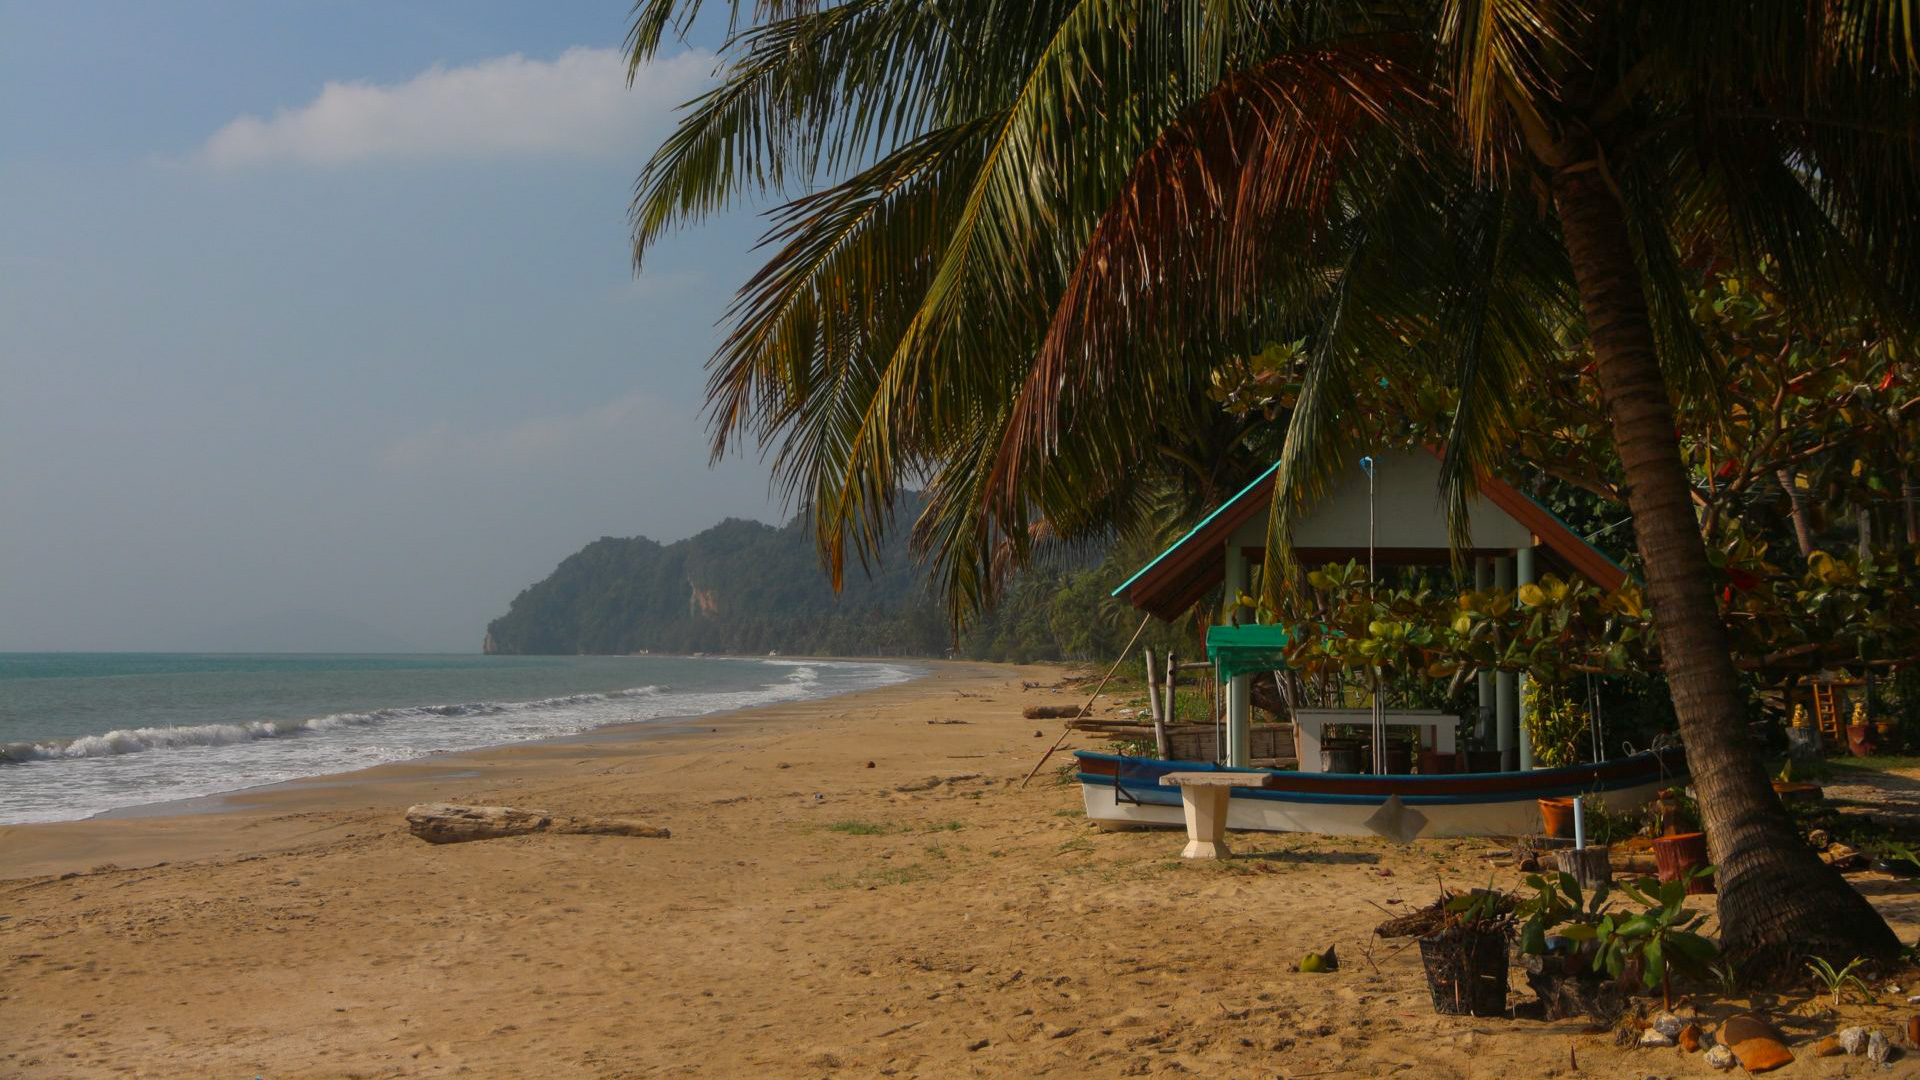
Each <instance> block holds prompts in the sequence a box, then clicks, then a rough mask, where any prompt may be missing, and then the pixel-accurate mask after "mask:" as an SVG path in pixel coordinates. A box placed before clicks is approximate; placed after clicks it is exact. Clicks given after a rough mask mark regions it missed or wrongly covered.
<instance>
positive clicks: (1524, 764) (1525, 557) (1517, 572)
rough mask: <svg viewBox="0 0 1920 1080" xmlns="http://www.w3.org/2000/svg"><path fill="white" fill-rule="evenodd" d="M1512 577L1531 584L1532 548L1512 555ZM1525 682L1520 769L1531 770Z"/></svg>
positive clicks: (1523, 678) (1524, 679)
mask: <svg viewBox="0 0 1920 1080" xmlns="http://www.w3.org/2000/svg"><path fill="white" fill-rule="evenodd" d="M1513 565H1514V577H1515V578H1516V580H1518V582H1519V583H1520V584H1521V585H1531V584H1533V547H1532V546H1531V545H1529V546H1527V547H1523V548H1520V549H1519V550H1517V551H1515V552H1514V553H1513ZM1527 680H1528V676H1526V675H1522V676H1520V685H1519V687H1518V691H1519V696H1520V724H1519V726H1520V768H1521V769H1523V770H1525V769H1531V768H1533V733H1532V732H1531V731H1528V730H1527V720H1528V717H1527V708H1526V705H1527Z"/></svg>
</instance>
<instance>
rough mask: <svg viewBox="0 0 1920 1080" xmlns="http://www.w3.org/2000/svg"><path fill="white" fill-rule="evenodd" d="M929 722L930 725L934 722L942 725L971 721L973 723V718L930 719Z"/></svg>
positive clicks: (969, 722) (968, 722)
mask: <svg viewBox="0 0 1920 1080" xmlns="http://www.w3.org/2000/svg"><path fill="white" fill-rule="evenodd" d="M927 723H928V724H930V725H933V724H941V725H944V724H971V723H973V721H971V720H929V721H927Z"/></svg>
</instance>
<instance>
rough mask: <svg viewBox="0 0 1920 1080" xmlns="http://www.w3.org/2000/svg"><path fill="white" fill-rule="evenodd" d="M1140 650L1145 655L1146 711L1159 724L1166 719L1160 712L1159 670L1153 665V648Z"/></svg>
mask: <svg viewBox="0 0 1920 1080" xmlns="http://www.w3.org/2000/svg"><path fill="white" fill-rule="evenodd" d="M1141 651H1142V652H1144V653H1145V654H1146V657H1147V711H1148V712H1150V713H1152V714H1153V722H1154V723H1155V724H1160V723H1162V722H1164V721H1165V720H1166V717H1165V716H1162V715H1161V713H1160V670H1159V669H1158V668H1157V667H1155V666H1154V663H1153V650H1152V649H1143V650H1141ZM1163 756H1164V755H1163Z"/></svg>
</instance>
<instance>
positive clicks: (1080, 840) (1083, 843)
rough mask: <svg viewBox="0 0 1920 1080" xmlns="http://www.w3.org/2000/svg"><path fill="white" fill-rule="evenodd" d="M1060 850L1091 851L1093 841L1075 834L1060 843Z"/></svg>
mask: <svg viewBox="0 0 1920 1080" xmlns="http://www.w3.org/2000/svg"><path fill="white" fill-rule="evenodd" d="M1060 850H1061V851H1092V850H1093V841H1091V840H1089V839H1087V838H1086V837H1084V836H1076V837H1074V838H1073V839H1071V840H1068V841H1067V842H1066V843H1064V844H1061V845H1060Z"/></svg>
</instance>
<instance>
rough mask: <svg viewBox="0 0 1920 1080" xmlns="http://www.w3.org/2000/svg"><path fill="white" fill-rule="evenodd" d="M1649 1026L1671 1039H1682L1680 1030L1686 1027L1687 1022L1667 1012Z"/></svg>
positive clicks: (1654, 1019) (1657, 1017) (1655, 1018)
mask: <svg viewBox="0 0 1920 1080" xmlns="http://www.w3.org/2000/svg"><path fill="white" fill-rule="evenodd" d="M1648 1026H1649V1027H1651V1028H1653V1030H1655V1031H1657V1032H1659V1033H1660V1034H1662V1035H1665V1036H1666V1037H1667V1038H1669V1039H1677V1038H1679V1037H1680V1029H1681V1028H1684V1027H1686V1026H1687V1022H1686V1021H1685V1020H1682V1019H1680V1018H1679V1017H1677V1016H1675V1015H1673V1014H1672V1013H1670V1012H1666V1013H1661V1014H1660V1015H1659V1016H1656V1017H1654V1018H1653V1020H1652V1021H1651V1022H1650V1023H1649V1024H1648Z"/></svg>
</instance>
